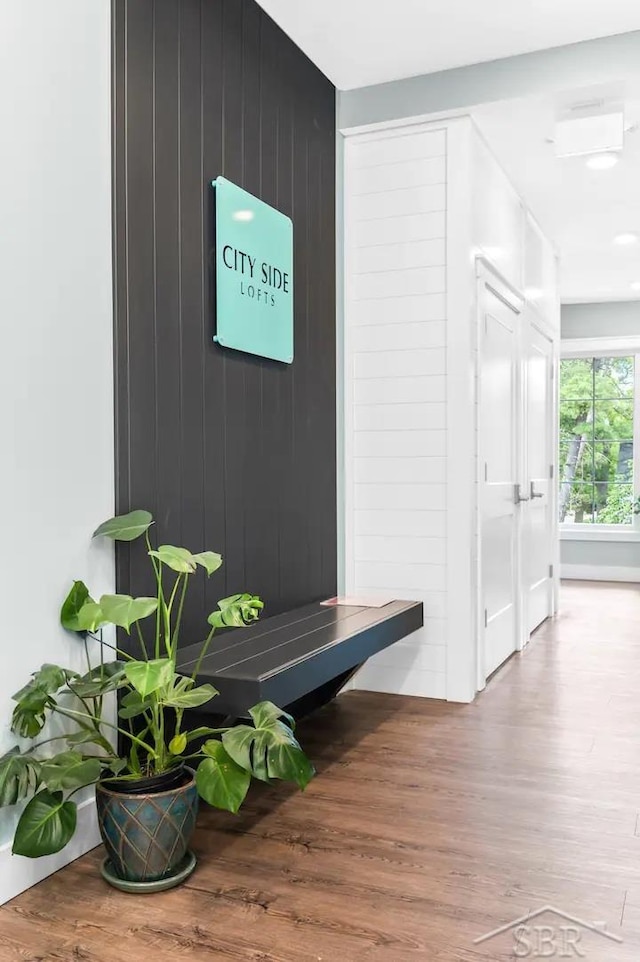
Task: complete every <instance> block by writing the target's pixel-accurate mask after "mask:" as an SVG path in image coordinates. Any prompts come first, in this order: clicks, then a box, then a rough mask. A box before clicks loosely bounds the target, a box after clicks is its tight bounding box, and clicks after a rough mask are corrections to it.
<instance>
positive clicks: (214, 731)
mask: <svg viewBox="0 0 640 962" xmlns="http://www.w3.org/2000/svg"><path fill="white" fill-rule="evenodd" d="M226 731H227V729H226V728H192V729H191V731H190V732H187V733H186V734H187V741H188V742H194V741H196V739H198V738H206V737H207V735H221V734H222V733H223V732H226Z"/></svg>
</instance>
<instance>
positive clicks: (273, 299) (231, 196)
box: [213, 177, 293, 364]
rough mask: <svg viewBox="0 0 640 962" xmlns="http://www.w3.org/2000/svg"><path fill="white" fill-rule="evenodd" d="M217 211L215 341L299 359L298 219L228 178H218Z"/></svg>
mask: <svg viewBox="0 0 640 962" xmlns="http://www.w3.org/2000/svg"><path fill="white" fill-rule="evenodd" d="M213 186H214V188H215V202H216V203H215V210H216V214H215V217H216V309H217V319H216V335H215V337H214V341H216V342H217V343H218V344H221V345H222V346H223V347H230V348H234V349H235V350H236V351H246V352H248V353H249V354H258V355H260V357H269V358H272V359H273V360H276V361H285V362H286V363H287V364H291V362H292V361H293V224H292V222H291V219H290V218H289V217H286V216H285V214H281V213H280V211H278V210H275V209H274V208H273V207H269V205H268V204H265V203H264V202H263V201H261V200H258V198H257V197H254V196H253V195H252V194H249V193H248V192H247V191H246V190H242V188H241V187H236V185H235V184H232V183H231V182H230V181H228V180H225V179H224V177H217V178H216V180H214V181H213Z"/></svg>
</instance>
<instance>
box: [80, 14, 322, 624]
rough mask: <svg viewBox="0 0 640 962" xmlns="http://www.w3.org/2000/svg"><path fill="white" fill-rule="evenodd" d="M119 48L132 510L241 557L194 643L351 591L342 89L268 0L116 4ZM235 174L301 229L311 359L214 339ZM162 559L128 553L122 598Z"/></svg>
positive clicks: (173, 537)
mask: <svg viewBox="0 0 640 962" xmlns="http://www.w3.org/2000/svg"><path fill="white" fill-rule="evenodd" d="M113 49H114V90H113V97H114V121H113V122H114V180H115V184H114V220H115V228H114V235H115V241H114V261H115V357H116V364H115V366H116V392H115V393H116V398H115V401H116V447H117V455H116V492H117V493H116V509H117V511H118V512H120V513H121V512H124V511H127V510H129V509H130V508H137V507H147V508H149V509H150V510H151V511H153V513H154V515H155V517H156V518H157V521H158V529H159V530H158V534H159V535H160V536H161V540H162V541H163V542H167V543H171V544H184V545H185V546H186V547H189V548H192V549H193V550H201V549H203V548H207V549H211V550H217V551H220V552H222V553H223V555H224V558H225V567H224V569H223V571H222V572H220V573H218V574H217V575H214V576H213V577H212V579H211V581H210V582H209V583H208V584H205V581H204V579H202V578H200V577H198V578H197V583H196V584H194V586H193V588H192V595H191V599H190V604H189V607H188V611H187V621H186V625H185V627H186V634H185V641H187V640H189V641H194V640H196V639H197V638H198V637H199V636H200V632H201V629H202V626H203V624H204V618H205V616H206V614H207V613H208V612H209V611H211V610H212V608H214V607H215V602H216V600H217V599H218V598H219V597H223V596H224V595H227V594H231V593H233V592H236V591H242V590H244V589H247V590H250V591H252V592H255V593H257V594H260V595H261V596H263V598H264V599H265V602H266V605H267V611H268V613H269V614H277V613H278V612H280V611H284V610H286V609H289V608H293V607H295V606H298V605H301V604H305V603H307V602H309V601H312V600H315V599H317V598H319V597H322V596H327V595H331V594H332V593H334V592H335V588H336V457H335V440H336V439H335V416H336V414H335V412H336V407H335V390H336V385H335V220H334V205H335V91H334V88H333V86H332V85H331V84H330V83H329V81H328V80H327V79H326V77H324V76H323V75H322V74H321V73H320V72H319V71H318V70H317V68H316V67H315V66H314V65H313V64H312V63H311V62H310V61H309V60H308V59H307V58H306V57H305V55H304V54H303V53H302V52H301V51H300V50H299V49H298V48H297V47H296V46H295V45H294V44H293V43H292V42H291V41H290V40H289V38H288V37H287V36H286V35H285V34H284V33H283V32H282V31H281V30H280V29H279V28H278V27H277V26H276V25H275V24H274V23H273V21H272V20H270V18H269V17H267V16H266V14H265V13H264V12H263V11H262V9H261V8H260V7H259V6H258V5H257V4H256V3H254V2H253V0H156V2H154V0H135V2H126V0H114V3H113ZM219 174H222V175H224V176H225V177H227V178H228V179H229V180H232V181H234V182H235V183H237V184H239V185H240V186H242V187H244V188H246V189H247V190H249V191H251V192H252V193H254V194H256V195H258V196H259V197H261V198H262V199H263V200H265V201H266V202H267V203H269V204H272V205H274V206H275V207H277V208H278V209H280V210H282V211H283V212H284V213H286V214H288V215H289V216H290V217H292V219H293V221H294V236H295V288H294V297H295V362H294V364H293V365H292V366H288V365H284V364H279V363H276V362H272V361H268V360H262V359H258V358H254V357H251V356H249V355H244V354H240V353H238V352H234V351H225V350H224V349H222V348H220V347H218V346H217V345H215V344H214V343H213V341H212V335H213V333H214V330H215V305H214V301H213V297H212V282H213V260H212V255H213V196H212V189H211V188H210V186H209V184H210V181H211V180H213V179H214V178H215V177H216V176H218V175H219ZM97 520H100V519H97ZM145 562H146V559H145V557H144V555H143V552H142V546H141V545H134V546H133V548H132V550H129V549H128V548H125V549H124V550H122V551H121V552H119V555H118V563H117V582H118V589H119V590H121V591H132V592H134V593H140V592H144V591H148V590H149V589H150V587H151V586H150V584H149V582H148V581H147V580H146V575H145V572H146V565H145Z"/></svg>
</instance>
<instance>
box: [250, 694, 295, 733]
mask: <svg viewBox="0 0 640 962" xmlns="http://www.w3.org/2000/svg"><path fill="white" fill-rule="evenodd" d="M249 714H250V715H251V718H252V719H253V723H254V725H255V726H256V728H268V727H269V726H270V725H272V724H273V722H276V721H278V719H280V718H284V719H285V721H286V722H287V724H288V725H289V728H291V729H295V727H296V721H295V718H294V717H293V715H290V714H289V713H288V712H286V711H283V710H282V708H278V706H277V705H274V704H273V702H272V701H260V702H258V704H257V705H254V706H253V708H250V709H249Z"/></svg>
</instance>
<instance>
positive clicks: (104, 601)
mask: <svg viewBox="0 0 640 962" xmlns="http://www.w3.org/2000/svg"><path fill="white" fill-rule="evenodd" d="M157 607H158V599H157V598H132V597H131V596H130V595H103V596H102V598H101V599H100V608H101V610H102V614H103V615H104V618H105V620H106V621H108V622H109V624H111V625H117V626H118V627H119V628H124V629H125V630H126V631H129V629H130V628H131V625H132V624H134V623H135V622H136V621H141V620H142V619H143V618H148V617H149V615H152V614H153V612H154V611H155V610H156V608H157Z"/></svg>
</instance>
